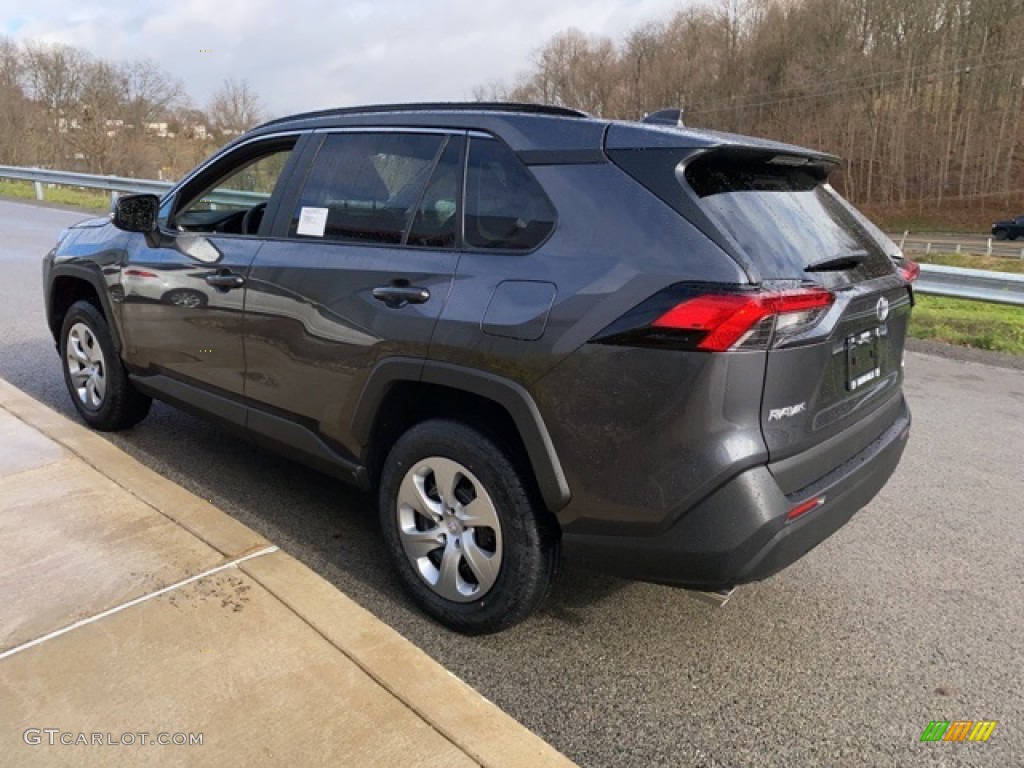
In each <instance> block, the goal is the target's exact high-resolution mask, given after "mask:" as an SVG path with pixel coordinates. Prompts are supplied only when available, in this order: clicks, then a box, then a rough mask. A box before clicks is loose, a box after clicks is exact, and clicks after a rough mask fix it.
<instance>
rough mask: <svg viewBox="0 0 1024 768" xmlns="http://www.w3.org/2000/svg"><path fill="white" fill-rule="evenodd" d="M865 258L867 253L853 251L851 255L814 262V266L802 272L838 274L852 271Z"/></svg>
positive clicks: (807, 267) (805, 268)
mask: <svg viewBox="0 0 1024 768" xmlns="http://www.w3.org/2000/svg"><path fill="white" fill-rule="evenodd" d="M867 257H868V253H867V251H853V252H851V253H846V254H843V255H842V256H835V257H833V258H831V259H825V260H824V261H816V262H815V263H814V264H811V265H809V266H806V267H804V271H805V272H840V271H842V270H844V269H853V268H854V267H856V266H858V265H859V264H863V263H864V259H866V258H867Z"/></svg>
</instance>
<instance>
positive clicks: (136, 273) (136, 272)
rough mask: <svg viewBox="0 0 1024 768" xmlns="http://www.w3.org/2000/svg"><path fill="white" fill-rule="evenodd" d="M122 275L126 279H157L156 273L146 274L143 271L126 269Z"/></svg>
mask: <svg viewBox="0 0 1024 768" xmlns="http://www.w3.org/2000/svg"><path fill="white" fill-rule="evenodd" d="M124 274H125V276H126V277H159V275H158V274H156V272H147V271H146V270H144V269H126V270H125V271H124Z"/></svg>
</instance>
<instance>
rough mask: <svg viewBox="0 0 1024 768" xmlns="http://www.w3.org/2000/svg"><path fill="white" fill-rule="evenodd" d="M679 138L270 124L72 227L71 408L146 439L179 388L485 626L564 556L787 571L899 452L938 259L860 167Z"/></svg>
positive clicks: (519, 117) (720, 574)
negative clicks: (931, 271) (170, 183)
mask: <svg viewBox="0 0 1024 768" xmlns="http://www.w3.org/2000/svg"><path fill="white" fill-rule="evenodd" d="M652 117H654V118H656V117H657V116H656V115H655V116H652ZM657 122H658V120H657V119H655V120H653V121H650V120H649V121H647V122H642V123H631V122H620V121H609V120H603V119H597V118H593V117H590V116H588V115H585V114H583V113H580V112H575V111H572V110H568V109H562V108H557V107H543V106H536V105H515V104H490V105H488V104H436V105H398V106H381V107H365V108H355V109H337V110H327V111H322V112H315V113H307V114H301V115H295V116H292V117H288V118H283V119H280V120H274V121H272V122H269V123H266V124H265V125H262V126H260V127H258V128H256V129H254V130H252V131H250V132H248V133H246V134H245V135H243V136H241V137H239V138H238V139H236V140H235V141H233V142H231V143H230V144H229V145H227V146H226V147H224V148H223V149H222V150H221V151H220V152H218V153H216V154H215V155H214V156H213V157H211V158H210V159H209V160H207V161H206V162H204V163H203V164H202V165H200V166H199V167H198V168H197V169H196V170H195V171H193V172H192V173H190V174H189V175H188V176H187V177H186V178H185V179H183V180H182V181H181V182H180V183H179V184H178V185H177V186H175V187H174V188H173V189H172V190H170V191H169V192H168V193H167V194H165V195H164V196H163V198H161V199H158V198H157V197H155V196H153V195H131V196H123V197H121V198H120V199H119V200H118V201H117V203H116V207H115V210H114V213H113V215H112V217H107V218H101V219H94V220H91V221H88V222H84V223H82V224H79V225H77V226H74V227H72V228H70V229H68V230H66V231H64V232H63V233H62V234H61V235H60V237H59V239H58V242H57V244H56V246H55V247H54V249H53V250H52V251H51V252H50V253H49V254H48V255H47V256H46V257H45V259H44V263H43V267H44V269H43V274H44V287H45V302H46V316H47V318H48V322H49V326H50V330H51V331H52V333H53V337H54V340H55V341H56V345H57V348H58V351H59V355H60V360H61V365H62V369H63V374H64V379H65V382H66V384H67V388H68V391H69V394H70V397H71V400H72V402H73V403H74V405H75V407H76V409H77V410H78V413H79V414H80V415H81V417H82V419H84V420H85V422H86V423H88V424H90V425H91V426H92V427H94V428H96V429H100V430H119V429H125V428H128V427H131V426H133V425H135V424H137V423H138V422H140V421H141V420H142V419H143V418H144V417H145V416H146V414H147V412H148V410H149V407H150V403H151V399H152V398H159V399H161V400H165V401H167V402H168V403H171V404H173V405H176V406H178V407H181V408H184V409H186V410H189V411H193V412H196V413H199V414H202V415H205V416H207V417H210V418H213V419H217V420H219V421H220V422H221V423H223V424H225V425H227V426H229V427H232V428H234V429H236V430H238V431H240V432H241V433H243V434H246V435H248V436H250V437H252V438H254V439H256V440H258V441H259V442H261V443H263V444H265V445H268V446H270V447H272V448H274V449H276V450H279V451H281V452H282V453H284V454H286V455H288V456H290V457H293V458H295V459H298V460H301V461H303V462H306V463H308V464H310V465H312V466H314V467H318V468H320V469H322V470H324V471H326V472H329V473H331V474H333V475H336V476H339V477H342V478H344V479H346V480H348V481H349V482H351V483H353V484H355V485H356V486H358V487H360V488H363V489H366V490H373V492H374V493H375V494H376V498H377V504H378V509H379V517H380V524H381V532H382V547H381V550H382V555H383V554H385V553H386V554H387V556H388V557H389V558H390V561H389V562H390V563H391V565H392V567H393V570H394V572H395V574H396V578H397V579H398V581H399V582H401V583H402V585H403V586H404V587H405V589H406V590H407V591H408V593H409V595H411V597H412V598H413V599H414V600H415V601H416V602H417V603H418V604H419V605H420V606H421V607H422V609H423V610H425V611H426V612H427V613H428V614H429V615H430V616H432V617H434V618H435V619H436V620H438V621H440V622H443V623H445V624H446V625H447V626H449V627H451V628H453V629H455V630H458V631H460V632H465V633H485V632H494V631H498V630H501V629H504V628H506V627H509V626H511V625H513V624H515V623H516V622H518V621H521V620H523V619H524V618H526V617H527V616H529V615H530V613H531V612H532V611H534V610H535V609H536V608H537V607H538V606H539V605H540V604H541V603H542V601H543V600H544V597H545V595H546V594H547V592H548V589H549V587H550V585H551V582H552V579H553V578H554V576H555V572H556V569H557V566H558V564H559V562H560V559H561V558H562V557H563V556H564V557H568V558H570V559H573V560H575V561H576V562H579V563H583V564H585V565H589V566H592V567H595V568H598V569H600V570H601V571H603V572H605V573H608V574H617V575H619V576H623V577H627V578H633V579H641V580H647V581H651V582H656V583H660V584H669V585H674V586H678V587H684V588H687V589H693V590H701V591H707V592H711V593H715V594H718V595H725V594H728V592H729V591H730V590H732V589H733V588H734V587H735V586H736V585H739V584H744V583H749V582H753V581H758V580H761V579H765V578H767V577H769V576H771V575H772V574H774V573H776V572H778V571H779V570H780V569H782V568H785V567H786V566H787V565H789V564H790V563H792V562H794V561H795V560H797V559H799V558H800V557H802V556H803V555H804V554H805V553H806V552H808V551H809V550H810V549H812V548H813V547H815V546H816V545H817V544H818V543H819V542H821V541H823V540H824V539H825V538H827V537H828V536H830V535H831V534H833V533H834V532H835V531H837V530H838V529H839V528H840V527H841V526H843V525H844V524H845V523H846V522H847V521H848V520H849V519H850V518H851V517H852V516H853V514H854V513H855V512H856V511H857V510H859V509H861V508H862V507H863V506H864V505H865V504H867V503H868V502H869V501H870V500H871V499H872V498H873V497H874V496H875V494H876V493H877V492H878V491H879V490H880V489H881V488H882V486H883V485H884V484H885V483H886V481H887V480H888V479H889V477H890V475H891V474H892V473H893V471H894V470H895V468H896V466H897V464H898V462H899V460H900V456H901V454H902V452H903V449H904V446H905V444H906V440H907V437H908V434H909V429H910V413H909V411H908V408H907V404H906V401H905V399H904V396H903V388H902V384H903V347H904V338H905V336H906V332H907V325H908V322H909V318H910V313H911V307H912V305H913V302H914V294H913V288H912V285H911V282H912V279H913V276H914V274H915V270H914V267H915V266H916V265H914V264H913V263H912V262H909V261H907V260H905V259H903V257H902V254H900V253H899V251H898V249H897V248H896V247H895V246H894V245H893V243H892V242H891V241H890V240H889V239H888V238H886V237H885V235H883V234H882V233H881V232H879V231H878V229H877V228H875V227H874V226H873V225H872V224H871V223H870V222H868V221H867V220H866V219H865V218H864V217H863V216H862V215H861V214H860V213H859V212H857V211H856V210H855V209H854V208H853V207H852V206H850V205H849V204H848V203H847V202H846V201H845V200H844V199H843V198H842V197H841V196H840V195H839V194H838V193H837V192H836V191H835V190H834V189H833V188H832V187H831V186H830V185H829V183H828V177H829V174H830V173H831V171H832V170H833V169H834V168H835V167H836V165H837V162H838V161H837V158H835V157H834V156H832V155H828V154H824V153H821V152H817V151H812V150H808V149H803V148H800V147H794V146H789V145H785V144H778V143H774V142H769V141H763V140H760V139H753V138H749V137H744V136H734V135H726V134H718V133H711V132H706V131H700V130H691V129H687V128H685V127H682V126H680V125H678V124H677V121H672V123H671V124H666V125H659V124H657ZM652 620H656V619H655V618H652Z"/></svg>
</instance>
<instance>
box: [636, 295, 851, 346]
mask: <svg viewBox="0 0 1024 768" xmlns="http://www.w3.org/2000/svg"><path fill="white" fill-rule="evenodd" d="M833 301H835V296H834V295H833V294H832V293H831V292H830V291H826V290H824V289H821V288H801V289H799V290H795V291H785V292H781V293H720V294H704V295H700V296H696V297H694V298H691V299H687V300H685V301H683V302H681V303H679V304H677V305H676V306H674V307H672V308H671V309H670V310H668V311H667V312H665V313H664V314H662V315H661V316H660V317H659V318H658V319H657V320H655V321H654V322H653V323H652V324H651V325H652V326H653V327H654V328H661V329H671V330H676V331H684V332H689V333H698V334H701V339H700V341H699V342H698V343H697V344H696V345H695V348H696V349H703V350H706V351H708V352H725V351H727V350H730V349H739V348H743V347H744V346H745V345H746V344H748V343H750V342H752V343H750V346H751V347H761V346H764V345H766V344H767V342H768V341H769V339H770V338H771V336H772V333H773V331H774V332H780V331H781V332H784V333H785V334H787V335H792V334H794V333H797V332H799V331H802V330H806V329H807V328H809V327H811V326H812V325H814V324H815V323H817V322H818V320H820V319H821V316H822V315H823V314H824V311H825V310H827V309H828V307H830V306H831V305H832V302H833Z"/></svg>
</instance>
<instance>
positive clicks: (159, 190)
mask: <svg viewBox="0 0 1024 768" xmlns="http://www.w3.org/2000/svg"><path fill="white" fill-rule="evenodd" d="M0 177H2V178H5V179H20V180H22V181H31V182H33V185H34V186H35V193H36V200H45V199H46V197H45V194H46V192H45V187H44V186H43V185H44V184H59V185H60V186H62V187H84V188H86V189H102V190H104V191H106V192H129V193H132V192H150V193H152V194H154V195H162V194H163V193H164V192H166V191H167V190H168V189H170V188H171V187H172V186H173V185H172V184H171V182H169V181H154V180H152V179H131V178H127V177H124V176H97V175H95V174H92V173H72V172H71V171H51V170H47V169H46V168H18V167H17V166H13V165H0ZM115 197H116V195H115Z"/></svg>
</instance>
